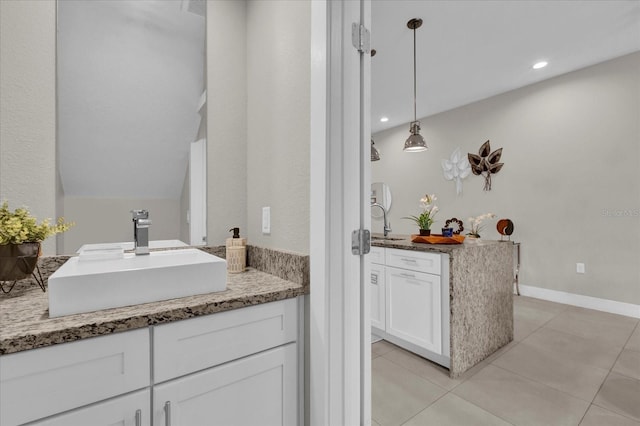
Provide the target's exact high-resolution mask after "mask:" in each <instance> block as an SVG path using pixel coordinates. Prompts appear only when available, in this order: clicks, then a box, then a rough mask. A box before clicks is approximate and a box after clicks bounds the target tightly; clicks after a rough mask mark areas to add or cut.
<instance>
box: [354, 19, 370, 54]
mask: <svg viewBox="0 0 640 426" xmlns="http://www.w3.org/2000/svg"><path fill="white" fill-rule="evenodd" d="M351 42H352V43H353V47H355V48H356V49H357V50H358V52H360V53H369V52H370V51H371V34H370V33H369V30H368V29H367V27H365V26H364V25H360V24H357V23H355V22H354V23H353V24H351Z"/></svg>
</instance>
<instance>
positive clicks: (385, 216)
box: [371, 203, 391, 237]
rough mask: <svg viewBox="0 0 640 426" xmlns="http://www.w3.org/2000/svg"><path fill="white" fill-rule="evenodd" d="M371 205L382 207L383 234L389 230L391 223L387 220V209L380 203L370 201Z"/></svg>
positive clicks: (385, 234) (386, 233)
mask: <svg viewBox="0 0 640 426" xmlns="http://www.w3.org/2000/svg"><path fill="white" fill-rule="evenodd" d="M371 207H380V208H381V209H382V218H383V220H384V236H385V237H386V236H387V235H388V234H389V232H391V224H390V223H388V222H387V209H385V208H384V206H383V205H382V204H380V203H371Z"/></svg>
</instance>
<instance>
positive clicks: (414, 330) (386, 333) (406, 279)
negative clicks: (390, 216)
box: [370, 247, 450, 367]
mask: <svg viewBox="0 0 640 426" xmlns="http://www.w3.org/2000/svg"><path fill="white" fill-rule="evenodd" d="M373 249H375V250H373ZM373 249H372V253H374V252H375V254H374V255H373V256H372V259H371V262H372V264H371V271H372V272H371V287H370V288H371V312H372V318H371V325H372V331H373V333H374V334H376V335H378V336H380V337H382V338H384V339H385V340H388V341H390V342H392V343H395V344H396V345H398V346H401V347H404V348H405V349H408V350H410V351H412V352H415V353H417V354H419V355H421V356H424V357H425V358H429V359H431V360H433V361H435V362H437V363H439V364H442V365H444V366H445V367H449V364H450V359H449V353H450V344H449V256H448V255H447V254H441V253H433V252H420V251H411V250H400V249H393V248H383V247H374V248H373ZM383 259H384V262H383V264H382V263H375V262H382V260H383ZM379 277H382V279H380V278H379Z"/></svg>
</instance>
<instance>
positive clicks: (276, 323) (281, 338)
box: [153, 298, 298, 383]
mask: <svg viewBox="0 0 640 426" xmlns="http://www.w3.org/2000/svg"><path fill="white" fill-rule="evenodd" d="M297 316H298V299H297V298H294V299H286V300H281V301H278V302H271V303H265V304H262V305H256V306H252V307H248V308H243V309H236V310H232V311H227V312H221V313H217V314H214V315H207V316H203V317H199V318H192V319H187V320H183V321H177V322H173V323H170V324H163V325H160V326H157V327H155V328H154V334H153V336H154V337H153V347H154V354H155V358H154V380H155V382H156V383H160V382H163V381H166V380H169V379H172V378H175V377H179V376H184V375H186V374H189V373H193V372H195V371H199V370H203V369H205V368H208V367H212V366H215V365H218V364H222V363H224V362H227V361H231V360H234V359H237V358H242V357H244V356H247V355H250V354H253V353H256V352H259V351H263V350H265V349H269V348H272V347H275V346H279V345H283V344H285V343H289V342H294V341H295V340H296V337H297V327H298V321H297Z"/></svg>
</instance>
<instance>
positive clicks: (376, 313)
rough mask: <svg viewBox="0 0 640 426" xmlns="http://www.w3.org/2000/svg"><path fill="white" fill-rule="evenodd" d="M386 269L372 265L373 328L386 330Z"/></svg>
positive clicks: (378, 265)
mask: <svg viewBox="0 0 640 426" xmlns="http://www.w3.org/2000/svg"><path fill="white" fill-rule="evenodd" d="M384 270H385V268H384V265H380V264H376V263H371V326H372V327H376V328H378V329H382V330H384V329H385V310H386V308H385V291H386V290H385V288H386V287H385V272H384Z"/></svg>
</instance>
